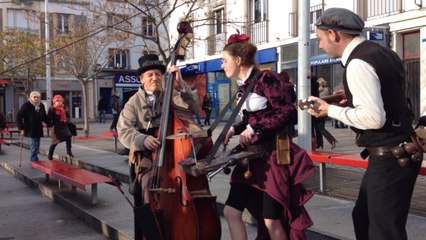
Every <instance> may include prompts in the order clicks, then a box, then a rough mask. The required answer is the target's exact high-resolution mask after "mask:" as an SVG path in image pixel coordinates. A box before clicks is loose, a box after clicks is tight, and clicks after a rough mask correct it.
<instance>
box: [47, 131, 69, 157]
mask: <svg viewBox="0 0 426 240" xmlns="http://www.w3.org/2000/svg"><path fill="white" fill-rule="evenodd" d="M63 141H65V144H66V148H67V154H68V155H70V156H73V154H72V152H71V136H69V137H66V138H65V140H62V141H61V142H63ZM57 145H58V143H55V144H51V145H50V147H49V154H48V155H47V158H48V159H49V160H52V159H53V153H54V152H55V148H56V146H57Z"/></svg>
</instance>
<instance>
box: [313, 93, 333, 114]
mask: <svg viewBox="0 0 426 240" xmlns="http://www.w3.org/2000/svg"><path fill="white" fill-rule="evenodd" d="M308 100H309V101H313V102H314V103H313V104H312V107H309V108H308V113H309V114H311V115H312V116H314V117H326V116H327V114H328V107H329V106H330V104H328V103H327V102H326V101H324V100H322V99H321V98H319V97H314V96H310V97H309V98H308Z"/></svg>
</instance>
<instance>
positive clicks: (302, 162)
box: [231, 70, 314, 240]
mask: <svg viewBox="0 0 426 240" xmlns="http://www.w3.org/2000/svg"><path fill="white" fill-rule="evenodd" d="M255 71H258V70H253V72H252V73H251V75H250V78H249V79H247V80H246V82H245V83H244V84H243V85H242V86H241V87H240V89H239V91H240V92H241V93H242V92H244V90H245V88H246V87H247V86H248V85H249V84H250V81H251V80H253V79H251V78H252V76H253V75H254V73H255ZM251 92H252V93H255V94H257V95H259V96H262V97H265V98H266V99H267V102H266V108H263V109H262V110H257V111H248V110H247V109H246V110H243V118H242V121H241V122H239V123H237V124H235V125H234V129H235V134H240V133H241V132H243V131H244V130H245V129H246V126H247V124H250V126H251V128H252V129H253V130H254V132H255V135H254V137H253V140H252V144H253V145H262V146H264V149H265V150H266V154H265V155H264V157H263V158H261V159H254V160H251V161H250V165H249V166H250V171H251V172H252V174H253V175H252V177H251V178H250V179H248V180H247V179H245V178H244V172H245V171H246V167H243V166H241V165H239V164H238V165H236V166H235V168H234V170H233V172H232V176H231V184H233V183H244V184H249V185H251V186H253V187H255V188H257V189H259V190H261V191H264V192H266V193H268V194H269V196H271V197H272V198H274V199H275V200H276V201H278V202H279V203H281V205H282V206H283V213H282V214H283V215H282V216H283V217H282V223H283V225H284V227H285V229H286V231H287V233H289V236H290V238H291V239H293V240H294V239H306V236H305V233H304V230H305V229H306V228H308V227H310V226H312V225H313V222H312V220H311V218H310V217H309V215H308V213H307V211H306V210H305V208H304V206H303V205H304V204H305V203H306V202H307V201H308V200H309V199H310V198H311V197H312V196H313V195H314V193H313V192H312V191H309V190H307V189H306V188H305V187H304V186H303V184H302V182H303V181H304V180H305V179H307V178H308V177H310V176H312V175H313V174H314V165H313V163H312V161H311V159H310V158H309V155H308V154H307V152H306V151H305V150H304V149H302V148H300V147H299V146H297V145H296V144H294V143H291V145H290V149H291V151H290V152H291V163H290V164H289V165H278V164H277V163H276V162H277V154H276V148H275V141H274V140H275V134H276V132H277V131H279V130H282V129H283V128H287V127H288V126H292V124H294V122H295V118H296V117H297V115H296V109H295V107H294V105H293V104H292V102H291V97H290V96H289V95H288V91H287V86H286V85H285V83H284V81H283V80H282V79H281V77H280V76H279V75H278V74H277V73H275V72H272V71H264V72H263V73H262V74H261V75H260V77H259V79H257V82H256V83H255V85H254V87H253V89H252V91H251ZM246 101H247V100H246ZM261 208H262V203H261V202H253V201H251V202H250V203H249V206H247V209H248V210H249V211H250V212H251V213H252V215H253V216H254V217H255V218H257V219H258V222H260V223H261V224H259V225H263V224H262V223H263V218H262V215H261V213H262V211H261ZM259 220H260V221H259ZM265 231H267V230H266V229H265V227H264V225H263V226H260V227H259V230H258V237H257V239H267V238H268V237H267V236H268V235H267V232H266V234H265ZM265 236H266V237H265Z"/></svg>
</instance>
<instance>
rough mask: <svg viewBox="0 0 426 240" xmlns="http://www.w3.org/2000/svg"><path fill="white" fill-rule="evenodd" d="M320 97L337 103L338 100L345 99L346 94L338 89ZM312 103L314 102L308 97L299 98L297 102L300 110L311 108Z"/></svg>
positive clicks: (328, 101)
mask: <svg viewBox="0 0 426 240" xmlns="http://www.w3.org/2000/svg"><path fill="white" fill-rule="evenodd" d="M321 99H322V100H324V101H325V102H327V103H334V104H339V102H340V101H342V100H344V99H346V95H345V93H344V92H342V91H339V92H336V93H334V94H331V95H329V96H325V97H322V98H321ZM314 104H315V102H314V101H312V100H309V99H300V100H299V102H298V106H299V108H300V110H306V109H308V108H312V107H313V105H314Z"/></svg>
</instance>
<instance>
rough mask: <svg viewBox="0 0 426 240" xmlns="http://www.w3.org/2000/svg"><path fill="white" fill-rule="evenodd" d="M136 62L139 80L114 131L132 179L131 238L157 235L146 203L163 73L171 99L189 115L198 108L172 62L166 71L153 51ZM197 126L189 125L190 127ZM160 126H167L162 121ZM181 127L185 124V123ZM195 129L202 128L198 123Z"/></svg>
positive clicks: (158, 141) (157, 229) (154, 236)
mask: <svg viewBox="0 0 426 240" xmlns="http://www.w3.org/2000/svg"><path fill="white" fill-rule="evenodd" d="M138 62H139V66H140V67H139V69H137V70H136V75H137V76H138V77H139V79H140V81H141V83H142V84H141V87H140V88H139V90H138V91H137V92H136V93H135V94H134V95H133V96H132V97H131V98H130V99H129V101H127V103H126V105H125V106H124V108H123V110H122V111H121V114H120V117H119V119H118V123H117V132H118V139H119V140H120V142H121V143H122V144H123V145H124V146H125V147H126V148H129V149H130V153H129V166H130V180H131V181H132V182H133V184H132V188H131V189H132V190H131V193H132V194H133V197H134V205H135V209H134V213H135V240H142V239H161V238H160V235H161V229H159V228H158V224H156V223H157V222H158V220H157V219H156V217H154V214H152V212H151V207H150V204H149V200H150V198H149V191H148V182H149V179H150V176H151V169H152V164H153V163H152V161H153V157H152V156H153V152H155V151H156V149H157V148H158V147H159V146H160V145H161V144H162V143H161V142H160V140H159V139H158V138H157V131H158V129H159V127H160V125H161V124H164V123H162V122H160V121H161V113H162V111H163V109H162V105H163V96H164V92H165V91H164V89H163V81H164V80H165V79H164V76H165V74H171V73H175V78H176V80H175V82H174V91H173V94H172V100H173V103H174V105H175V106H177V107H180V108H181V109H186V110H188V111H190V112H191V114H190V115H189V116H191V118H192V115H193V114H194V113H195V112H197V111H198V109H199V105H198V96H196V95H195V94H194V93H193V91H191V88H190V87H188V86H187V85H186V83H185V82H184V81H183V79H182V76H181V75H180V73H179V69H178V68H177V67H176V66H172V67H170V69H169V73H166V66H165V65H164V64H163V63H162V61H160V60H159V58H158V56H157V55H155V54H148V55H144V56H142V57H140V58H139V60H138ZM170 80H171V79H170ZM169 110H170V111H171V109H168V110H166V111H169ZM181 111H184V110H181ZM183 122H185V123H186V122H188V121H183ZM183 124H184V123H183ZM197 126H198V125H196V124H193V125H191V130H194V129H193V128H197ZM161 127H165V128H167V126H163V125H161ZM184 127H185V128H186V129H187V128H189V127H188V126H186V125H185V126H184ZM195 130H202V129H201V128H200V127H198V128H197V129H195ZM163 144H165V143H163ZM142 223H143V224H142Z"/></svg>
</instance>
